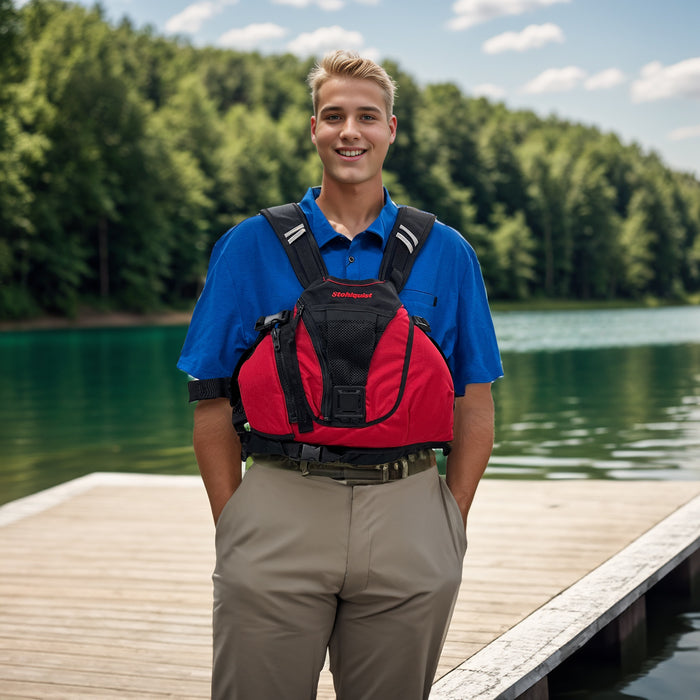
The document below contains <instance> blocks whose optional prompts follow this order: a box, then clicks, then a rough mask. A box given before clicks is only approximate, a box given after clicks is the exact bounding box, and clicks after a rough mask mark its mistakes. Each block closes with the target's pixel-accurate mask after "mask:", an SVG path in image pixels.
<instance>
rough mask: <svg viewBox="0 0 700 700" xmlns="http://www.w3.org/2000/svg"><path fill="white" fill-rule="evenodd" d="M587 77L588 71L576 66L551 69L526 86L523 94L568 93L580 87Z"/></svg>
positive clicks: (522, 90) (523, 88)
mask: <svg viewBox="0 0 700 700" xmlns="http://www.w3.org/2000/svg"><path fill="white" fill-rule="evenodd" d="M585 77H586V71H585V70H582V69H581V68H577V67H576V66H567V67H566V68H549V69H548V70H546V71H544V72H542V73H540V74H539V75H538V76H537V77H536V78H535V79H534V80H531V81H530V82H529V83H527V84H526V85H524V86H523V87H522V89H521V92H525V93H527V94H530V95H540V94H542V93H544V92H568V91H569V90H573V89H575V88H576V87H578V85H579V83H580V82H581V81H582V80H584V79H585Z"/></svg>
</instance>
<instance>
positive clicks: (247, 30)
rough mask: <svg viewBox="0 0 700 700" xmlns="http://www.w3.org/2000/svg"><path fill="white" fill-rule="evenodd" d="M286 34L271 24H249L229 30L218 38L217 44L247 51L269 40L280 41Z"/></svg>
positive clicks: (285, 31) (280, 28)
mask: <svg viewBox="0 0 700 700" xmlns="http://www.w3.org/2000/svg"><path fill="white" fill-rule="evenodd" d="M287 33H288V32H287V30H286V29H285V28H284V27H280V26H279V25H278V24H272V22H266V23H264V24H249V25H248V26H247V27H243V28H242V29H229V31H227V32H226V33H225V34H222V35H221V36H220V37H219V39H218V41H217V44H218V45H219V46H224V47H225V48H228V49H240V50H242V51H247V50H250V49H254V48H256V47H257V46H259V45H260V44H262V43H263V42H265V41H269V40H270V39H281V38H282V37H284V36H286V35H287Z"/></svg>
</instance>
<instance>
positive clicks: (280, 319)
mask: <svg viewBox="0 0 700 700" xmlns="http://www.w3.org/2000/svg"><path fill="white" fill-rule="evenodd" d="M291 316H292V312H291V311H290V310H289V309H285V310H284V311H279V312H277V313H276V314H271V315H270V316H261V317H260V318H259V319H258V320H257V321H256V322H255V330H256V331H257V332H258V333H261V332H263V331H269V330H270V329H271V328H274V327H275V326H278V325H283V324H285V323H289V319H290V318H291Z"/></svg>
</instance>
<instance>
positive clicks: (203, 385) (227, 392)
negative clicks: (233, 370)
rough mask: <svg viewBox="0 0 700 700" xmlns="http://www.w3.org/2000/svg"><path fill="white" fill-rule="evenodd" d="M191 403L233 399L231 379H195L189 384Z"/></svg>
mask: <svg viewBox="0 0 700 700" xmlns="http://www.w3.org/2000/svg"><path fill="white" fill-rule="evenodd" d="M187 390H188V391H189V394H190V403H192V402H193V401H201V400H202V399H221V398H227V399H230V398H231V377H217V378H216V379H194V380H192V381H191V382H188V383H187Z"/></svg>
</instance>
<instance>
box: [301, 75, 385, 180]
mask: <svg viewBox="0 0 700 700" xmlns="http://www.w3.org/2000/svg"><path fill="white" fill-rule="evenodd" d="M395 138H396V117H395V116H393V115H391V116H389V115H387V113H386V105H385V95H384V92H383V90H382V89H381V87H379V85H377V84H376V83H375V82H373V81H371V80H357V79H354V78H331V79H330V80H328V81H326V82H325V83H324V84H323V85H322V86H321V88H320V90H319V93H318V111H317V113H316V115H314V116H313V117H311V140H312V141H313V143H314V145H315V146H316V149H317V151H318V155H319V157H320V158H321V162H322V163H323V181H324V184H330V183H331V182H332V183H333V184H337V185H361V184H372V185H379V186H380V187H381V183H382V166H383V165H384V159H385V158H386V154H387V151H388V150H389V146H390V145H391V144H392V143H393V142H394V139H395Z"/></svg>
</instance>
